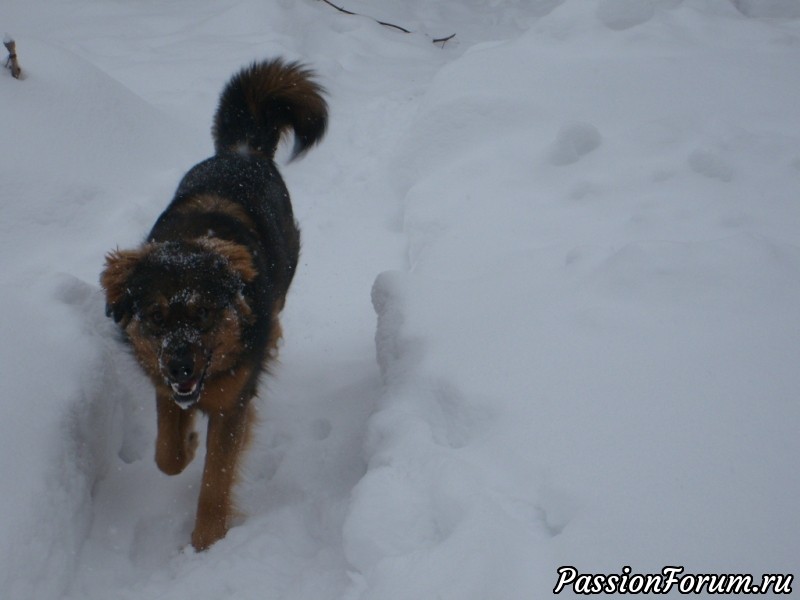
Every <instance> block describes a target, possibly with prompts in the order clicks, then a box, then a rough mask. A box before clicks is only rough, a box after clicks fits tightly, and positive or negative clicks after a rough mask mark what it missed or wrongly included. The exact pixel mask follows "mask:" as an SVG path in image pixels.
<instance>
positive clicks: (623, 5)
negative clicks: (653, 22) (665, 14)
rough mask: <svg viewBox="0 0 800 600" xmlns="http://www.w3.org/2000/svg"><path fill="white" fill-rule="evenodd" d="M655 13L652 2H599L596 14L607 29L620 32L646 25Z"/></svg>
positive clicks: (626, 0) (650, 0) (613, 0)
mask: <svg viewBox="0 0 800 600" xmlns="http://www.w3.org/2000/svg"><path fill="white" fill-rule="evenodd" d="M655 12H656V10H655V3H654V1H653V0H600V3H599V4H598V6H597V13H596V14H597V18H598V19H600V22H601V23H603V25H605V26H606V27H608V28H609V29H613V30H614V31H622V30H625V29H630V28H631V27H636V26H637V25H641V24H642V23H646V22H647V21H649V20H650V19H652V18H653V15H655Z"/></svg>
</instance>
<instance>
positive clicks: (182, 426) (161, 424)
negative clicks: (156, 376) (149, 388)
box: [156, 391, 197, 475]
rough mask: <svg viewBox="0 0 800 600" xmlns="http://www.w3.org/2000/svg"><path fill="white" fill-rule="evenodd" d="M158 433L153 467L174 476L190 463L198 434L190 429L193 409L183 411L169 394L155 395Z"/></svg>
mask: <svg viewBox="0 0 800 600" xmlns="http://www.w3.org/2000/svg"><path fill="white" fill-rule="evenodd" d="M156 411H157V413H158V434H157V437H156V464H157V465H158V468H159V469H161V470H162V471H163V472H164V473H166V474H167V475H177V474H178V473H180V472H182V471H183V470H184V469H185V468H186V465H188V464H189V463H190V462H192V459H193V458H194V453H195V450H196V449H197V432H195V431H194V430H193V429H192V422H193V421H194V413H195V409H194V408H190V409H188V410H184V409H182V408H181V407H180V406H178V405H177V404H175V401H174V400H173V399H172V396H171V395H170V394H169V393H165V392H162V391H158V392H156Z"/></svg>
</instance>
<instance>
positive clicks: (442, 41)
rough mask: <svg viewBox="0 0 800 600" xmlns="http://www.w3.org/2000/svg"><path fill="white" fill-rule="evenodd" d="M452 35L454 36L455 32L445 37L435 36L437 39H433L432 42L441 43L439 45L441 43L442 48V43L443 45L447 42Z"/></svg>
mask: <svg viewBox="0 0 800 600" xmlns="http://www.w3.org/2000/svg"><path fill="white" fill-rule="evenodd" d="M454 37H456V34H455V33H453V34H451V35H448V36H447V37H443V38H437V39H435V40H433V43H434V44H441V45H442V48H444V45H445V44H446V43H447V42H449V41H450V40H452V39H453V38H454Z"/></svg>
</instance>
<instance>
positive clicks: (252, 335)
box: [100, 60, 327, 550]
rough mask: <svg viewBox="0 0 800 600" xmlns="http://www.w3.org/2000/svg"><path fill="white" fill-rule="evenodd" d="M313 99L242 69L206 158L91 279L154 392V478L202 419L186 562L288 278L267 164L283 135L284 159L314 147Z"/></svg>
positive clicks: (225, 498)
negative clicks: (202, 457)
mask: <svg viewBox="0 0 800 600" xmlns="http://www.w3.org/2000/svg"><path fill="white" fill-rule="evenodd" d="M322 94H323V89H322V88H321V87H320V86H319V85H318V84H317V83H315V82H314V80H313V76H312V73H311V72H310V71H308V70H307V69H305V68H304V67H302V66H301V65H299V64H297V63H286V62H284V61H281V60H273V61H268V62H262V63H256V64H253V65H252V66H250V67H248V68H245V69H243V70H242V71H241V72H240V73H238V74H237V75H235V76H234V77H233V78H232V79H231V80H230V82H229V83H228V84H227V86H226V87H225V89H224V90H223V92H222V96H221V98H220V102H219V107H218V109H217V112H216V115H215V117H214V125H213V131H212V133H213V137H214V146H215V151H216V154H215V155H214V156H213V157H211V158H209V159H207V160H205V161H203V162H201V163H199V164H198V165H196V166H194V167H193V168H192V169H191V170H190V171H189V172H188V173H187V174H186V175H185V176H184V178H183V180H182V181H181V183H180V185H179V186H178V190H177V191H176V193H175V197H174V199H173V200H172V202H171V204H170V205H169V206H168V207H167V209H166V210H165V211H164V212H163V213H162V214H161V216H160V217H159V218H158V220H157V221H156V223H155V225H154V226H153V229H152V230H151V231H150V234H149V235H148V236H147V240H146V241H145V242H144V243H143V244H142V245H141V246H140V247H139V248H138V249H135V250H116V251H114V252H111V253H109V254H108V256H107V257H106V265H105V270H104V271H103V273H102V275H101V278H100V281H101V284H102V286H103V288H104V289H105V293H106V302H107V312H108V314H109V315H110V316H113V317H114V320H115V321H116V322H118V323H119V325H120V327H121V328H122V329H123V331H124V332H125V334H126V337H127V339H128V340H129V342H130V344H131V346H132V348H133V351H134V353H135V355H136V358H137V359H138V361H139V363H140V364H141V366H142V368H143V369H144V371H145V372H146V373H147V374H148V375H149V376H150V379H151V380H152V381H153V384H154V386H155V389H156V405H157V411H158V438H157V440H156V463H157V464H158V467H159V468H160V469H161V470H162V471H163V472H164V473H167V474H169V475H175V474H177V473H180V472H181V471H183V469H184V468H185V467H186V465H187V464H189V462H190V461H191V460H192V458H193V457H194V453H195V449H196V447H197V433H196V432H195V431H194V428H193V425H192V421H193V417H194V416H195V413H196V412H197V411H198V410H199V411H202V412H203V413H205V414H206V415H207V416H208V435H207V446H206V462H205V467H204V470H203V479H202V484H201V487H200V498H199V502H198V507H197V518H196V521H195V527H194V531H193V532H192V545H193V546H194V547H195V548H196V549H197V550H203V549H205V548H208V547H209V546H210V545H211V544H213V543H214V542H216V541H217V540H219V539H220V538H222V537H224V536H225V534H226V533H227V530H228V519H229V517H230V516H231V513H232V510H233V509H232V500H231V489H232V486H233V483H234V479H235V477H236V472H237V465H238V463H239V457H240V455H241V452H242V450H243V448H244V447H245V446H246V444H247V437H248V426H249V423H250V421H251V420H252V407H251V406H250V400H251V399H252V398H253V396H254V395H255V394H256V387H257V384H258V378H259V375H260V374H261V373H262V372H263V371H264V370H265V369H266V368H267V367H268V365H269V361H270V359H272V358H273V357H274V355H275V352H276V345H277V342H278V340H279V339H280V337H281V327H280V323H279V321H278V314H279V313H280V311H281V309H282V308H283V305H284V299H285V297H286V292H287V290H288V289H289V285H290V284H291V282H292V278H293V277H294V272H295V268H296V266H297V259H298V253H299V249H300V232H299V230H298V228H297V224H296V223H295V220H294V216H293V214H292V206H291V203H290V201H289V193H288V191H287V190H286V186H285V184H284V182H283V180H282V179H281V176H280V174H279V172H278V169H277V168H276V166H275V163H274V162H273V157H274V154H275V150H276V148H277V145H278V142H279V141H280V139H281V137H282V135H283V134H284V133H287V132H288V131H290V130H293V131H294V137H295V145H294V155H293V158H294V157H297V156H299V155H301V154H303V153H304V152H305V151H306V150H307V149H308V148H309V147H310V146H312V145H313V144H315V143H316V142H318V141H319V140H320V139H321V138H322V136H323V135H324V133H325V128H326V125H327V105H326V103H325V100H324V99H323V97H322Z"/></svg>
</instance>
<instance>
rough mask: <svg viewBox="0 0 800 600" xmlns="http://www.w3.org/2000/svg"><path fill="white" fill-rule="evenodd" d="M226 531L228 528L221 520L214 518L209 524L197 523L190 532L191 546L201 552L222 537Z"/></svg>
mask: <svg viewBox="0 0 800 600" xmlns="http://www.w3.org/2000/svg"><path fill="white" fill-rule="evenodd" d="M226 533H228V528H227V527H226V526H225V523H224V522H222V521H221V520H215V521H214V522H212V523H209V524H203V525H200V524H198V525H196V526H195V528H194V531H193V532H192V546H193V547H194V549H195V550H196V551H197V552H202V551H203V550H207V549H208V548H209V547H210V546H211V545H212V544H214V543H215V542H217V541H219V540H221V539H222V538H224V537H225V534H226Z"/></svg>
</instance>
